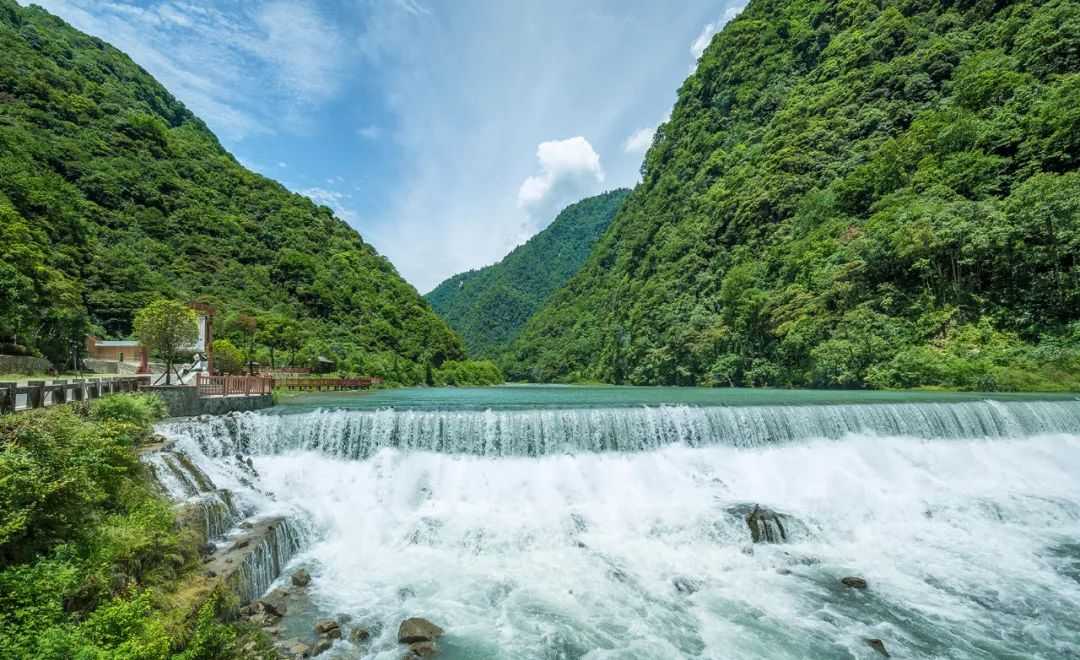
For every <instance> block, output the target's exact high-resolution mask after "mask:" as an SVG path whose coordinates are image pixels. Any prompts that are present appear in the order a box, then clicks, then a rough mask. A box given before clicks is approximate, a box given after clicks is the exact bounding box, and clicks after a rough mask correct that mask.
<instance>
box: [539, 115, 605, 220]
mask: <svg viewBox="0 0 1080 660" xmlns="http://www.w3.org/2000/svg"><path fill="white" fill-rule="evenodd" d="M536 159H537V160H538V161H540V173H539V174H536V175H533V176H530V177H528V178H527V179H525V181H523V182H522V183H521V187H520V188H519V189H518V206H519V207H520V208H523V209H525V210H532V209H537V208H539V207H543V206H546V204H545V202H546V201H548V200H549V198H550V197H551V196H552V195H553V194H555V193H558V192H559V191H560V190H562V189H565V188H573V189H579V188H588V187H591V186H594V185H597V184H601V183H603V182H604V169H603V168H602V167H601V166H600V155H599V154H597V153H596V151H595V150H594V149H593V147H592V145H591V144H589V141H588V140H586V139H585V138H583V137H581V136H580V135H579V136H577V137H572V138H569V139H566V140H549V141H547V142H541V143H540V145H539V146H538V147H537V148H536ZM549 219H550V218H549Z"/></svg>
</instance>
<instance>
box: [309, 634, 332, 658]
mask: <svg viewBox="0 0 1080 660" xmlns="http://www.w3.org/2000/svg"><path fill="white" fill-rule="evenodd" d="M333 645H334V641H333V640H331V639H326V638H323V639H320V640H319V641H317V642H315V647H314V648H313V649H311V655H312V657H315V656H317V655H321V654H323V653H325V652H327V651H329V650H330V647H331V646H333Z"/></svg>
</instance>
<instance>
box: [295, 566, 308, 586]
mask: <svg viewBox="0 0 1080 660" xmlns="http://www.w3.org/2000/svg"><path fill="white" fill-rule="evenodd" d="M292 583H293V586H296V587H306V586H308V585H309V584H311V574H310V573H308V572H307V571H306V570H304V569H302V568H301V569H300V570H298V571H296V572H295V573H293V574H292Z"/></svg>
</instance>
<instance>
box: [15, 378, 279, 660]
mask: <svg viewBox="0 0 1080 660" xmlns="http://www.w3.org/2000/svg"><path fill="white" fill-rule="evenodd" d="M163 413H164V407H163V405H162V403H161V401H160V400H159V399H157V398H156V397H153V396H148V395H114V396H110V397H105V398H103V399H99V400H96V401H94V402H93V403H91V404H89V405H82V404H72V405H66V406H56V407H54V408H47V409H43V410H36V411H32V412H26V413H18V414H13V415H7V416H3V417H0V657H4V658H45V659H55V660H66V659H69V658H88V659H89V658H132V659H134V658H139V659H146V660H151V659H157V658H162V659H163V658H177V659H183V660H202V659H206V660H209V659H212V658H234V657H242V656H243V655H244V654H245V653H247V654H249V655H251V654H257V652H258V649H259V648H262V646H261V644H262V642H261V640H260V639H258V638H254V637H253V638H250V639H245V634H246V633H241V632H239V631H238V629H236V628H234V627H232V626H229V625H226V624H222V623H220V622H219V620H218V618H217V614H218V610H219V609H220V608H221V607H222V606H223V605H224V604H225V603H224V601H223V597H221V596H218V595H212V596H211V597H210V598H209V600H207V601H206V602H205V604H203V605H202V606H201V607H200V606H199V603H200V600H199V599H201V598H202V597H204V596H206V595H207V594H206V593H205V592H202V591H200V590H199V589H198V587H199V586H200V585H201V586H205V585H204V584H203V582H204V580H205V579H204V578H203V577H202V576H201V575H199V574H198V569H199V566H200V559H199V555H198V550H197V543H196V541H195V539H194V538H193V537H192V536H191V535H190V533H189V532H187V531H185V530H181V529H178V528H177V526H176V524H175V516H174V512H173V508H172V505H171V504H170V503H169V502H168V501H166V500H165V499H164V498H162V497H161V496H160V495H159V494H158V493H156V492H155V490H154V489H153V488H152V487H151V482H150V479H149V477H148V475H147V473H146V471H145V468H144V467H143V466H142V464H141V463H140V462H139V460H138V456H137V453H136V447H137V446H138V445H139V444H141V443H144V442H146V441H147V440H148V439H149V438H150V435H151V433H152V429H151V424H152V423H153V421H154V420H156V419H158V418H160V416H161V415H162V414H163ZM241 644H243V645H244V646H248V645H249V644H250V646H248V649H249V650H248V651H244V652H243V653H241V652H240V651H238V649H239V648H240V647H241Z"/></svg>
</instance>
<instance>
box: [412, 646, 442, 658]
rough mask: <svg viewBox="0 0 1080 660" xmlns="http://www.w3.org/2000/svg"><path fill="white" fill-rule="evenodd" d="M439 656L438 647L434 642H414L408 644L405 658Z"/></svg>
mask: <svg viewBox="0 0 1080 660" xmlns="http://www.w3.org/2000/svg"><path fill="white" fill-rule="evenodd" d="M437 655H439V646H438V645H437V644H436V643H435V642H414V643H412V644H409V652H408V653H406V654H405V657H406V658H410V659H411V658H434V657H435V656H437Z"/></svg>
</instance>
